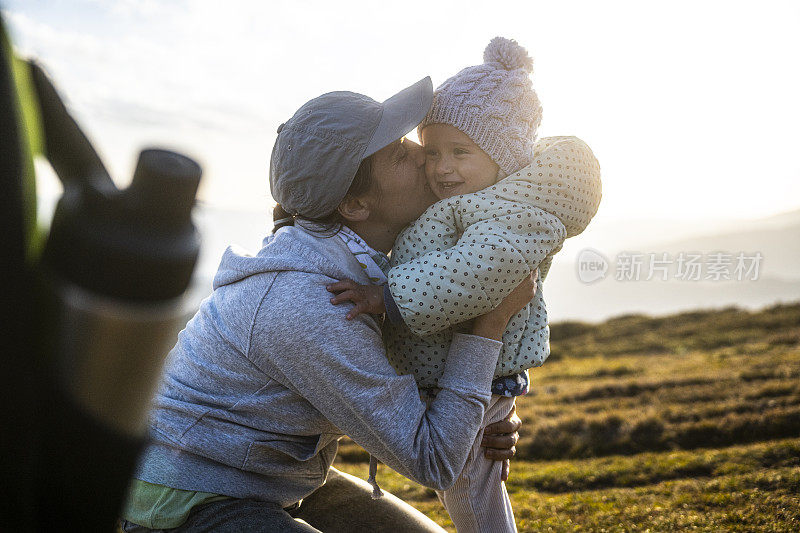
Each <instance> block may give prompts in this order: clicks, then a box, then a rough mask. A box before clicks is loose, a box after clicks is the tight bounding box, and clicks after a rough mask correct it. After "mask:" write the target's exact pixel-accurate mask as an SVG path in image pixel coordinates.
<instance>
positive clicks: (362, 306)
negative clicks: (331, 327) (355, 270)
mask: <svg viewBox="0 0 800 533" xmlns="http://www.w3.org/2000/svg"><path fill="white" fill-rule="evenodd" d="M325 288H326V289H328V291H329V292H332V293H334V294H336V293H338V294H336V296H334V297H333V298H331V303H332V304H333V305H339V304H340V303H344V302H353V303H354V304H355V306H354V307H353V308H352V309H351V310H350V312H349V313H347V320H353V319H354V318H355V317H357V316H358V315H360V314H361V313H371V314H374V315H380V314H383V313H385V312H386V305H385V304H384V302H383V285H361V284H360V283H356V282H355V281H353V280H351V279H343V280H342V281H337V282H336V283H331V284H330V285H328V286H327V287H325Z"/></svg>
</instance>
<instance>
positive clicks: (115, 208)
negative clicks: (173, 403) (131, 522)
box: [30, 64, 201, 531]
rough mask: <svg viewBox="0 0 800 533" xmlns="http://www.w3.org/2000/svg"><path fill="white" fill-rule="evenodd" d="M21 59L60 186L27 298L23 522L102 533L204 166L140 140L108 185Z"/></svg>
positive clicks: (155, 359)
mask: <svg viewBox="0 0 800 533" xmlns="http://www.w3.org/2000/svg"><path fill="white" fill-rule="evenodd" d="M30 68H31V77H32V82H33V86H34V89H35V93H36V96H37V99H38V106H39V108H40V114H41V118H42V133H43V137H44V152H45V155H46V157H47V159H48V161H49V162H50V164H51V166H52V167H53V169H54V170H55V172H56V174H57V175H58V177H59V179H60V180H61V182H62V184H63V186H64V192H63V195H62V197H61V199H60V200H59V202H58V204H57V205H56V209H55V213H54V215H53V218H52V221H51V223H50V229H49V234H48V237H47V240H46V244H45V246H44V251H43V253H42V256H41V261H40V263H39V265H38V267H37V268H36V272H37V279H38V282H37V283H36V287H37V289H36V292H37V295H36V297H35V298H32V299H34V300H35V301H36V302H37V303H36V307H37V309H36V313H35V315H36V316H37V331H38V335H37V336H36V338H34V339H31V340H32V344H35V345H37V346H39V347H38V348H37V349H36V352H37V353H39V354H41V358H40V359H41V361H37V362H36V363H34V364H33V365H32V366H33V367H35V368H36V369H37V371H36V372H37V373H41V374H42V379H41V380H40V383H37V388H38V390H37V391H36V392H35V393H34V397H35V398H36V408H35V410H34V411H35V414H36V417H35V429H34V439H35V441H36V442H37V443H38V444H37V449H36V450H35V451H34V453H32V454H31V455H32V457H34V458H35V460H34V461H33V463H34V465H33V469H34V471H35V472H36V474H35V477H36V481H35V501H36V502H35V504H34V507H35V509H36V515H37V516H36V521H37V523H36V525H35V526H33V527H32V528H31V529H35V530H61V529H63V528H64V527H66V528H67V529H74V528H78V529H80V530H82V531H112V530H114V523H115V520H116V518H117V517H118V516H119V512H120V510H121V505H122V504H123V502H124V496H125V491H126V488H127V486H128V483H129V480H130V478H131V475H132V474H133V469H134V466H135V463H136V459H137V456H138V454H139V452H140V450H141V447H142V445H143V444H144V443H145V442H146V439H147V413H148V408H149V405H150V399H151V396H152V394H153V392H154V389H155V387H156V385H157V384H158V377H159V373H160V369H161V367H162V363H163V361H164V358H165V357H166V355H167V354H168V352H169V350H170V349H171V348H172V346H173V345H174V344H175V342H176V340H177V334H178V332H179V330H180V329H181V328H182V327H183V325H184V322H185V320H186V319H187V317H188V316H189V315H190V314H191V311H192V310H191V309H187V308H186V305H187V304H185V303H184V302H185V300H184V297H183V296H184V293H185V292H186V290H187V288H188V286H189V282H190V279H191V276H192V271H193V270H194V266H195V263H196V262H197V258H198V252H199V242H200V239H199V234H198V231H197V229H196V228H195V226H194V224H193V223H192V219H191V210H192V206H193V204H194V199H195V195H196V193H197V189H198V186H199V182H200V175H201V169H200V166H199V165H198V164H197V163H195V162H194V161H193V160H192V159H190V158H188V157H186V156H183V155H181V154H178V153H175V152H171V151H167V150H161V149H148V150H144V151H142V152H141V154H140V156H139V160H138V163H137V166H136V170H135V172H134V176H133V180H132V181H131V183H130V185H129V186H128V187H127V188H125V189H122V190H121V189H119V188H118V187H117V186H116V185H115V184H114V182H113V181H112V180H111V178H110V176H109V175H108V172H107V171H106V169H105V167H104V165H103V163H102V161H101V159H100V157H99V156H98V155H97V153H96V151H95V150H94V148H93V147H92V144H91V143H90V142H89V140H88V139H87V138H86V136H85V135H84V134H83V132H82V131H81V129H80V127H79V126H78V125H77V123H76V122H75V121H74V119H73V118H72V117H71V115H70V114H69V112H68V111H67V109H66V107H65V106H64V104H63V102H62V100H61V98H60V97H59V96H58V94H57V92H56V90H55V88H54V87H53V85H52V83H51V82H50V80H49V78H48V77H47V75H46V74H45V73H44V72H43V71H42V70H41V68H39V67H38V66H37V65H36V64H31V65H30ZM39 368H41V369H42V370H41V372H38V369H39Z"/></svg>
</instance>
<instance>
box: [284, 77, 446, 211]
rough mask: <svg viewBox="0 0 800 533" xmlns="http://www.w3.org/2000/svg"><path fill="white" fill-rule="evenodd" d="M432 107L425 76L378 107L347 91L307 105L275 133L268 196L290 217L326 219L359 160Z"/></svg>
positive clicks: (398, 135) (407, 128) (430, 87)
mask: <svg viewBox="0 0 800 533" xmlns="http://www.w3.org/2000/svg"><path fill="white" fill-rule="evenodd" d="M432 102H433V85H432V84H431V79H430V77H426V78H423V79H421V80H419V81H418V82H417V83H415V84H414V85H412V86H410V87H407V88H405V89H403V90H402V91H400V92H399V93H397V94H396V95H394V96H392V97H391V98H389V99H388V100H386V101H385V102H383V103H380V102H376V101H375V100H373V99H372V98H370V97H368V96H364V95H363V94H358V93H352V92H349V91H336V92H332V93H327V94H323V95H322V96H319V97H317V98H314V99H313V100H310V101H309V102H307V103H306V104H305V105H303V107H301V108H300V109H298V110H297V112H296V113H295V114H294V116H293V117H292V118H290V119H289V120H288V121H287V122H286V123H284V124H281V126H280V127H279V128H278V138H277V139H276V140H275V146H274V147H273V148H272V158H271V159H270V164H269V186H270V190H271V192H272V197H273V198H275V201H277V202H278V203H279V204H281V206H283V208H284V209H285V210H286V211H287V212H289V213H292V214H297V215H301V216H305V217H309V218H318V217H323V216H326V215H329V214H330V213H332V212H333V211H334V210H335V209H336V207H337V206H338V205H339V203H340V202H341V201H342V199H343V198H344V196H345V194H347V190H348V189H349V188H350V184H351V183H352V182H353V178H354V177H355V175H356V171H357V170H358V166H359V165H360V164H361V161H363V160H364V159H365V158H366V157H368V156H370V155H372V154H374V153H375V152H377V151H378V150H380V149H381V148H383V147H384V146H387V145H389V144H391V143H392V142H394V141H396V140H397V139H399V138H401V137H402V136H403V135H405V134H406V133H408V132H409V131H411V130H413V129H414V128H415V127H416V126H417V124H419V123H420V122H422V119H423V118H425V114H426V113H427V112H428V110H429V109H430V107H431V103H432Z"/></svg>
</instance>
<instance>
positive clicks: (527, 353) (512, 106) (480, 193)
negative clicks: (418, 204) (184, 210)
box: [335, 37, 601, 532]
mask: <svg viewBox="0 0 800 533" xmlns="http://www.w3.org/2000/svg"><path fill="white" fill-rule="evenodd" d="M532 70H533V61H532V59H531V58H530V57H529V56H528V54H527V52H526V51H525V49H524V48H522V47H521V46H520V45H518V44H517V43H516V42H515V41H512V40H508V39H504V38H501V37H496V38H495V39H493V40H492V41H491V42H490V43H489V46H488V47H487V48H486V50H485V52H484V63H483V64H482V65H477V66H472V67H468V68H465V69H464V70H462V71H461V72H459V73H458V74H456V75H455V76H453V77H452V78H450V79H448V80H447V81H445V82H444V83H443V84H442V85H441V86H440V87H439V88H438V89H437V90H436V92H435V93H434V101H433V106H432V107H431V110H430V111H429V113H428V115H427V116H426V117H425V119H424V120H423V121H422V123H421V124H420V125H419V127H418V133H419V137H420V140H421V142H422V145H423V148H424V150H425V158H426V159H425V173H426V175H427V178H428V183H429V185H430V187H431V189H432V190H433V192H434V193H435V194H436V196H437V197H438V198H439V199H440V200H441V201H439V202H437V203H435V204H434V205H432V206H431V207H430V208H428V210H427V211H425V213H423V214H422V216H421V217H420V218H419V219H418V220H416V221H415V222H414V223H412V224H411V225H410V226H408V227H407V228H405V229H404V230H403V232H402V233H401V234H400V236H399V237H398V238H397V240H396V242H395V245H394V248H393V249H392V254H391V266H392V268H391V270H389V273H388V276H387V277H388V283H387V284H386V285H385V286H384V287H383V290H381V289H380V288H378V287H374V286H373V287H368V286H359V287H355V289H356V290H350V291H348V292H347V294H348V297H346V298H345V299H350V300H351V301H353V302H355V303H356V304H357V305H356V307H355V308H354V310H353V311H351V316H355V314H358V313H359V312H364V311H366V312H371V313H382V312H384V310H385V312H386V316H387V318H388V320H386V321H385V323H384V339H385V341H386V345H387V353H388V356H389V360H390V362H391V364H392V365H393V366H394V368H395V369H396V370H397V371H398V372H399V373H401V374H413V375H414V376H415V378H416V380H417V383H418V384H419V386H420V388H421V389H423V390H426V391H428V392H429V393H430V394H435V392H436V386H437V380H438V378H439V377H441V373H442V369H443V368H444V358H445V355H446V354H447V347H448V346H449V344H450V342H451V340H452V336H453V333H455V332H468V331H469V329H468V325H467V324H466V322H467V321H468V320H470V319H472V318H475V317H477V316H479V315H481V314H484V313H486V312H487V311H489V310H490V309H493V308H494V307H496V306H497V305H498V304H499V303H500V302H501V301H502V299H503V298H504V297H505V296H507V295H508V294H509V293H510V292H511V291H512V290H513V289H514V288H515V287H516V286H517V285H519V284H520V282H521V281H522V280H523V279H524V278H525V277H526V276H529V275H531V274H532V273H534V272H535V271H537V270H538V279H537V281H536V284H537V292H536V296H535V297H534V299H533V300H532V301H531V303H530V304H529V305H528V306H527V307H526V308H525V309H523V310H522V311H521V312H520V313H519V314H518V315H517V316H516V317H515V318H514V319H512V321H511V322H510V323H509V325H508V329H507V330H506V332H505V334H504V336H503V350H502V352H501V354H500V357H499V360H498V363H497V368H496V372H495V380H494V382H493V384H492V399H491V403H490V405H489V408H488V409H487V411H486V414H485V424H484V425H486V424H490V423H492V422H496V421H498V420H502V419H503V418H505V417H506V415H508V414H509V413H510V412H511V410H512V409H513V407H514V397H516V396H519V395H522V394H525V393H526V392H527V390H528V376H527V369H529V368H533V367H536V366H539V365H541V364H542V363H543V362H544V360H545V359H546V358H547V356H548V355H549V354H550V344H549V328H548V322H547V311H546V309H545V304H544V297H543V291H542V282H543V281H544V279H545V278H546V277H547V272H548V270H549V268H550V265H551V263H552V259H553V255H554V254H555V253H556V252H558V251H559V250H560V249H561V246H562V244H563V242H564V240H565V239H566V238H568V237H573V236H575V235H578V234H580V233H581V232H582V231H583V230H584V229H585V228H586V226H587V225H588V223H589V222H590V221H591V219H592V217H593V216H594V215H595V213H596V212H597V208H598V206H599V203H600V198H601V183H600V167H599V164H598V163H597V160H596V158H595V157H594V155H593V154H592V151H591V150H590V149H589V147H588V146H587V145H586V144H585V143H584V142H583V141H581V140H579V139H577V138H576V137H548V138H543V139H541V140H539V141H538V142H537V141H536V137H537V130H538V127H539V124H540V122H541V113H542V109H541V105H540V103H539V99H538V97H537V96H536V93H535V92H534V90H533V88H532V84H531V81H530V77H529V75H530V73H531V72H532ZM350 283H352V282H350ZM344 288H346V287H345V286H343V285H339V286H338V287H335V289H336V290H343V289H344ZM350 288H351V289H353V288H354V287H352V286H350ZM481 438H482V435H481V434H479V435H477V437H476V440H475V445H474V446H473V449H472V452H471V453H470V455H469V457H468V459H467V464H466V465H465V467H464V470H463V472H462V474H461V476H460V478H459V479H458V481H457V482H456V484H455V485H454V486H453V487H452V488H450V489H448V490H447V491H444V492H443V493H440V494H439V496H440V499H441V500H442V502H443V503H444V505H445V507H446V508H447V511H448V513H449V514H450V517H451V519H452V520H453V523H454V524H455V525H456V527H457V528H458V531H459V532H463V531H516V526H515V524H514V515H513V511H512V509H511V504H510V501H509V499H508V494H507V493H506V490H505V486H504V484H502V483H499V482H498V481H499V480H500V479H501V478H502V477H503V476H504V474H501V472H500V469H501V468H502V466H501V465H500V464H499V463H497V462H494V461H490V460H488V459H486V458H485V457H483V454H481V453H480V447H479V446H480V442H481Z"/></svg>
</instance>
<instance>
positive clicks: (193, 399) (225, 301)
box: [123, 78, 534, 531]
mask: <svg viewBox="0 0 800 533" xmlns="http://www.w3.org/2000/svg"><path fill="white" fill-rule="evenodd" d="M431 100H432V87H431V82H430V79H429V78H426V79H424V80H421V81H420V82H418V83H416V84H414V85H412V86H411V87H408V88H407V89H404V90H403V91H401V92H400V93H398V94H397V95H395V96H393V97H392V98H390V99H389V100H387V101H385V102H383V103H378V102H375V101H374V100H372V99H370V98H368V97H366V96H363V95H359V94H355V93H350V92H334V93H328V94H325V95H322V96H320V97H318V98H315V99H313V100H311V101H310V102H308V103H306V104H305V105H304V106H303V107H301V108H300V109H299V110H298V111H297V113H295V115H294V116H293V117H292V118H291V119H290V120H289V121H288V122H287V123H286V124H283V125H281V127H280V128H279V130H278V132H279V135H278V138H277V140H276V142H275V147H274V149H273V154H272V160H271V163H270V185H271V189H272V194H273V196H274V197H275V199H276V200H277V201H278V202H279V203H280V205H281V206H282V207H283V208H284V209H285V210H284V211H279V213H282V215H279V218H281V219H282V220H278V221H277V223H276V227H278V228H280V229H278V231H276V232H275V233H274V234H273V235H271V236H270V237H267V239H265V241H264V246H263V248H262V249H261V250H260V251H259V253H258V254H257V255H256V256H255V257H253V256H249V255H244V254H241V253H238V252H237V251H235V250H233V249H231V248H229V249H228V250H227V251H226V252H225V254H224V256H223V258H222V261H221V264H220V267H219V270H218V272H217V275H216V277H215V279H214V292H213V293H212V295H211V296H210V297H209V298H208V299H206V300H205V301H204V302H203V303H202V305H201V307H200V310H199V311H198V312H197V314H196V315H195V317H194V318H193V319H192V320H191V321H190V322H189V324H187V326H186V329H185V330H184V331H182V332H181V334H180V336H179V339H178V343H177V345H176V346H175V348H174V349H173V350H172V351H171V352H170V354H169V357H168V359H167V362H166V366H165V370H164V375H163V380H162V384H161V387H160V390H159V393H158V394H157V396H156V398H155V401H154V409H153V413H152V416H151V429H152V432H151V433H152V437H153V440H152V443H151V444H150V445H149V446H148V447H147V448H146V450H145V452H144V454H143V456H142V458H141V461H140V466H139V468H138V471H137V475H136V478H137V479H136V480H134V483H133V488H132V492H131V496H130V498H129V502H128V506H127V508H126V510H125V512H124V518H125V519H126V520H124V521H123V529H125V530H126V531H148V530H159V529H170V530H175V531H197V530H208V531H318V530H320V529H324V530H326V531H330V530H334V529H343V530H344V529H346V530H348V531H357V530H359V529H364V530H373V531H374V530H376V529H381V524H383V526H384V529H389V530H404V531H413V530H418V531H433V530H438V528H437V527H436V526H435V524H433V523H432V522H430V521H428V520H427V519H425V518H424V516H422V515H421V514H419V513H416V512H415V511H413V509H411V508H410V507H409V506H406V505H403V504H402V503H401V502H399V500H397V499H396V498H393V497H387V498H385V499H384V500H380V501H379V502H376V503H374V504H373V505H372V506H363V505H362V503H363V501H364V499H365V498H364V495H365V494H367V495H368V494H369V491H368V489H367V488H365V487H363V485H359V484H358V483H357V482H356V481H353V480H352V479H351V478H349V477H348V476H345V475H344V474H341V473H337V472H336V471H335V470H333V469H332V468H331V464H332V462H333V459H334V457H335V454H336V450H337V446H338V439H339V438H340V437H341V436H342V435H348V436H350V437H351V438H352V439H353V440H354V441H355V442H356V443H358V444H359V445H361V446H362V447H364V448H365V449H366V450H367V451H368V452H369V453H370V454H372V455H373V456H375V457H377V458H378V459H379V460H381V461H383V462H384V463H386V464H387V465H389V466H391V467H392V468H393V469H395V470H396V471H398V472H400V473H401V474H403V475H405V476H407V477H409V478H410V479H413V480H415V481H417V482H419V483H421V484H424V485H427V486H430V487H433V488H437V489H443V488H446V487H448V486H449V485H451V484H452V483H453V482H454V481H455V479H456V477H457V476H458V474H459V473H460V471H461V468H462V467H463V465H464V462H465V461H466V458H467V454H468V452H469V450H470V448H471V446H472V443H473V440H474V438H475V435H476V434H477V433H478V431H479V429H480V423H481V420H482V416H483V412H484V409H485V408H486V405H487V404H488V401H489V397H490V384H491V379H492V374H493V371H494V367H495V364H496V362H497V356H498V354H499V350H500V347H501V346H502V344H501V343H500V341H499V339H500V338H501V336H502V334H503V331H504V330H505V328H506V325H507V323H508V320H509V319H510V318H511V317H512V316H513V315H514V314H516V313H517V312H518V310H519V309H521V308H522V307H524V306H525V305H526V304H527V303H528V302H529V301H530V299H531V298H532V297H533V292H534V284H533V282H532V280H530V279H527V280H526V281H525V282H523V283H522V284H521V285H520V287H518V288H517V289H516V290H515V291H514V292H513V293H512V294H511V295H510V296H509V297H508V298H506V300H505V301H504V302H503V303H502V304H501V305H500V306H499V307H498V308H497V309H495V310H493V311H491V312H490V313H488V314H486V315H484V316H482V317H479V318H478V319H476V320H475V322H474V325H473V328H472V332H471V333H472V335H457V336H456V337H455V338H454V342H453V344H452V346H451V348H450V351H449V355H448V358H447V362H446V368H445V370H444V376H443V378H442V379H441V380H440V385H441V387H442V391H441V392H440V393H439V394H438V395H437V397H436V398H435V399H434V400H433V401H432V402H431V403H430V405H429V406H426V404H425V403H424V402H422V401H421V400H420V398H419V393H418V390H417V386H416V383H415V381H414V378H413V377H411V376H398V375H396V374H395V372H394V370H393V369H392V368H391V366H390V365H389V363H388V361H387V360H386V356H385V352H384V348H383V343H382V340H381V337H380V327H379V324H378V323H377V322H376V319H375V317H373V316H370V315H361V316H360V317H358V318H357V319H355V320H352V321H348V320H346V315H347V312H348V307H347V306H333V305H331V304H330V302H329V298H330V293H329V292H328V291H327V287H328V286H329V285H330V284H331V283H333V282H335V281H337V280H340V279H344V278H350V279H354V280H356V281H359V282H361V283H367V282H368V281H369V280H370V278H374V277H376V276H377V277H379V276H380V273H379V268H378V266H377V265H380V264H381V263H382V262H384V261H385V256H383V259H381V253H379V252H384V253H385V252H387V251H388V250H390V249H391V246H392V243H393V241H394V239H395V237H396V236H397V234H398V233H399V231H400V229H402V228H403V227H404V226H405V225H407V224H408V223H409V222H411V221H412V220H414V219H415V218H416V217H417V216H419V215H420V214H421V213H422V211H423V210H424V209H425V208H426V207H427V206H428V205H430V203H432V196H431V192H430V191H429V190H427V189H426V187H425V185H424V184H425V177H424V174H423V171H422V165H423V162H424V158H423V155H422V153H421V149H420V147H419V146H417V145H415V144H413V143H409V142H407V141H405V140H404V139H403V138H402V136H403V135H404V134H405V133H406V132H408V131H410V130H411V129H413V128H414V127H415V126H416V125H417V124H418V123H419V122H420V121H421V120H422V118H423V117H424V116H425V113H426V112H427V110H428V108H429V107H430V104H431ZM283 215H285V216H283ZM284 226H288V227H284ZM362 265H364V266H362ZM509 426H512V427H511V428H510V432H514V431H515V430H516V427H518V426H516V425H515V424H513V423H511V422H507V423H505V424H504V425H502V426H501V427H502V431H509ZM513 442H514V437H513V436H512V437H511V438H510V442H508V439H507V441H506V442H504V443H502V445H501V447H505V448H511V450H509V451H508V452H507V453H506V454H505V456H503V455H500V456H499V457H500V458H504V457H508V456H510V455H511V454H513V448H512V446H513ZM329 474H330V476H331V478H332V479H331V481H330V482H329V483H328V484H327V485H326V486H327V487H328V491H327V494H325V491H322V490H319V489H320V487H321V486H322V485H323V484H325V483H326V479H327V478H328V476H329ZM332 486H336V487H338V489H340V490H336V491H333V490H332ZM367 487H368V486H367ZM354 494H355V496H353V495H354ZM343 495H350V496H348V497H347V498H345V500H346V501H339V502H338V503H336V499H337V498H339V499H340V500H341V499H342V497H343ZM366 498H368V496H366ZM335 505H339V507H338V508H336V509H334V506H335ZM358 505H362V507H361V509H360V510H359V512H358V513H355V512H353V506H358ZM365 509H366V511H365ZM370 511H374V512H372V513H371V512H370ZM382 521H383V522H382Z"/></svg>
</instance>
